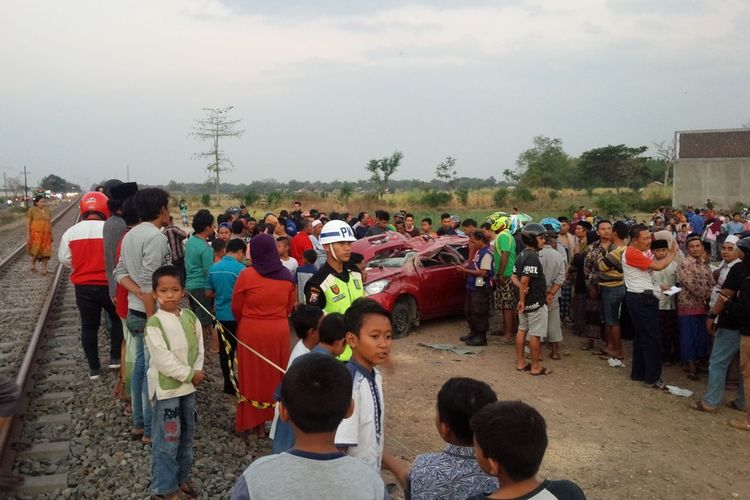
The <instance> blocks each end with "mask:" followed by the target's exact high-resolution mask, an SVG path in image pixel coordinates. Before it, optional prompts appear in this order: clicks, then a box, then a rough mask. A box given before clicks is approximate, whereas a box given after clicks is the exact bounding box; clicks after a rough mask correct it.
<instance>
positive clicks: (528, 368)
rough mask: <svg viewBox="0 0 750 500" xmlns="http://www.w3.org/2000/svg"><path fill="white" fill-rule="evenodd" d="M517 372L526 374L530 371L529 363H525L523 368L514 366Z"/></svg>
mask: <svg viewBox="0 0 750 500" xmlns="http://www.w3.org/2000/svg"><path fill="white" fill-rule="evenodd" d="M516 371H517V372H528V371H531V363H526V365H525V366H524V367H523V368H519V367H517V366H516Z"/></svg>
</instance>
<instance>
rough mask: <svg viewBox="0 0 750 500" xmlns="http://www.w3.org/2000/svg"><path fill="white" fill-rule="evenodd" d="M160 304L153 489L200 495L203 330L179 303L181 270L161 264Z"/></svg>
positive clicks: (154, 354) (152, 323) (151, 371)
mask: <svg viewBox="0 0 750 500" xmlns="http://www.w3.org/2000/svg"><path fill="white" fill-rule="evenodd" d="M152 287H153V290H154V299H155V300H156V301H157V302H158V303H159V310H158V311H156V312H155V313H154V315H153V316H151V317H150V318H149V319H148V321H147V322H146V334H145V337H146V338H145V340H146V345H147V346H148V350H149V353H150V354H151V358H150V361H149V367H148V388H149V399H150V400H152V401H154V404H153V415H154V427H153V429H152V430H153V448H152V454H151V493H152V494H153V495H156V496H160V497H162V498H169V499H177V498H180V493H184V494H186V495H190V496H195V495H196V494H197V492H196V491H195V488H194V487H193V485H192V484H191V483H190V468H191V467H192V462H193V436H194V434H195V423H196V421H195V386H197V385H199V384H200V383H201V382H203V378H204V376H203V355H204V352H203V330H202V329H201V326H200V322H199V321H198V318H197V317H196V315H195V313H193V312H192V311H190V310H188V309H181V308H180V300H182V298H183V297H184V296H185V288H184V285H183V277H182V273H181V272H180V270H179V269H177V268H176V267H175V266H172V265H168V266H162V267H160V268H159V269H157V270H156V271H155V272H154V275H153V278H152Z"/></svg>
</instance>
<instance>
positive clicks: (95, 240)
mask: <svg viewBox="0 0 750 500" xmlns="http://www.w3.org/2000/svg"><path fill="white" fill-rule="evenodd" d="M103 228H104V221H103V220H84V221H81V222H79V223H78V224H76V225H75V226H73V227H71V228H69V229H68V230H67V231H65V234H63V236H62V240H61V241H60V249H59V250H58V252H57V258H58V259H59V260H60V262H61V263H62V264H63V265H64V266H67V267H71V268H72V269H73V272H72V273H71V275H70V281H72V282H73V284H74V285H104V286H107V276H106V274H105V273H104V236H103Z"/></svg>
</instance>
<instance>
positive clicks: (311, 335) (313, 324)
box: [269, 304, 323, 453]
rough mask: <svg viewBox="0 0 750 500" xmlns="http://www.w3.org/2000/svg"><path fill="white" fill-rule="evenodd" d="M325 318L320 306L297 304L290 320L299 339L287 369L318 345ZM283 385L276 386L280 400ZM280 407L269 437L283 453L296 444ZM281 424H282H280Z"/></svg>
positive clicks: (276, 412) (273, 449)
mask: <svg viewBox="0 0 750 500" xmlns="http://www.w3.org/2000/svg"><path fill="white" fill-rule="evenodd" d="M322 318H323V310H322V309H321V308H319V307H315V306H308V305H307V304H297V306H296V307H295V308H294V310H293V311H292V314H291V316H290V318H289V319H290V320H291V322H292V326H293V327H294V332H295V333H296V334H297V338H299V340H298V341H297V343H296V344H295V345H294V348H293V349H292V352H291V354H290V355H289V361H288V362H287V365H286V369H287V370H289V367H290V366H292V363H294V361H295V360H296V359H297V358H299V357H300V356H303V355H305V354H307V353H309V352H310V350H312V349H313V348H314V347H315V346H316V345H318V338H319V337H318V324H319V323H320V320H321V319H322ZM280 391H281V386H280V385H279V387H277V388H276V392H275V393H274V399H276V401H280V398H281V392H280ZM279 415H280V414H279V407H278V405H277V406H276V408H275V409H274V415H273V422H272V423H271V432H270V433H269V437H270V438H271V439H272V440H273V448H272V451H273V453H281V452H282V451H286V450H288V449H289V448H291V447H292V445H293V444H294V433H292V430H291V428H290V427H289V426H284V425H283V424H282V423H281V422H280V421H279ZM280 424H281V425H280Z"/></svg>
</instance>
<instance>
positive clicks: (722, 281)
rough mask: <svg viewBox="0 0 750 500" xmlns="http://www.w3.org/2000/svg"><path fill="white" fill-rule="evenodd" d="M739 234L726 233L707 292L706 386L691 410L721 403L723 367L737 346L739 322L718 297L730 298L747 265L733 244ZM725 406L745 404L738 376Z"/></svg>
mask: <svg viewBox="0 0 750 500" xmlns="http://www.w3.org/2000/svg"><path fill="white" fill-rule="evenodd" d="M737 241H739V238H738V237H737V236H735V235H733V234H732V235H729V236H727V238H726V240H724V244H723V245H722V246H721V258H722V263H721V267H719V269H718V270H717V271H716V272H717V274H716V275H715V277H716V282H717V284H716V286H715V287H714V289H713V291H712V293H711V299H710V301H709V307H710V309H709V313H708V320H707V325H706V328H707V329H708V333H709V335H712V336H713V337H714V345H713V349H712V350H711V358H710V360H709V365H708V386H707V387H706V393H705V394H704V395H703V399H701V400H700V401H695V402H693V403H691V405H690V407H691V408H692V409H694V410H698V411H703V412H706V413H714V412H715V411H716V410H717V408H718V407H719V405H721V400H722V396H723V395H724V386H725V382H726V378H727V369H728V368H729V365H730V364H731V363H732V359H734V357H735V356H736V355H737V352H739V349H740V331H739V330H740V325H739V323H738V319H737V318H733V317H732V316H728V315H726V314H723V313H724V304H725V303H726V302H725V301H724V300H718V298H719V295H723V296H724V297H726V298H727V299H731V298H733V297H734V296H735V295H736V294H737V292H738V291H739V289H740V285H741V284H742V280H743V279H744V278H745V276H747V267H746V266H745V264H744V263H743V262H742V252H741V251H740V250H739V249H738V248H737ZM729 406H730V407H731V408H734V409H736V410H744V409H745V408H746V407H747V402H746V401H745V394H744V388H743V381H742V377H740V379H739V384H738V387H737V398H736V399H734V400H733V401H730V402H729Z"/></svg>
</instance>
